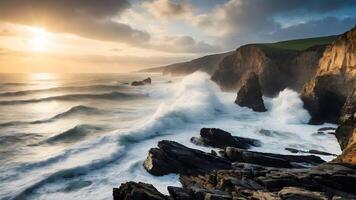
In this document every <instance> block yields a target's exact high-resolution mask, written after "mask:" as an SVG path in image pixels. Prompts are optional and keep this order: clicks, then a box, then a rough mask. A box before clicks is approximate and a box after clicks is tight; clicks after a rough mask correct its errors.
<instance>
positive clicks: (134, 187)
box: [113, 181, 168, 200]
mask: <svg viewBox="0 0 356 200" xmlns="http://www.w3.org/2000/svg"><path fill="white" fill-rule="evenodd" d="M113 197H114V200H168V197H166V196H165V195H163V194H161V193H160V192H158V190H157V189H156V188H155V187H153V185H151V184H147V183H141V182H139V183H136V182H132V181H130V182H127V183H124V184H121V186H120V187H119V188H114V189H113Z"/></svg>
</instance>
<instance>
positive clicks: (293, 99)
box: [271, 89, 310, 124]
mask: <svg viewBox="0 0 356 200" xmlns="http://www.w3.org/2000/svg"><path fill="white" fill-rule="evenodd" d="M271 115H272V116H271V117H272V119H275V120H276V121H279V122H282V123H284V124H300V123H308V122H309V120H310V114H309V113H308V111H307V110H305V109H304V107H303V101H302V100H301V99H300V97H299V95H298V93H297V92H295V91H293V90H290V89H285V90H283V91H281V92H280V93H279V95H278V96H277V97H276V98H273V99H272V105H271Z"/></svg>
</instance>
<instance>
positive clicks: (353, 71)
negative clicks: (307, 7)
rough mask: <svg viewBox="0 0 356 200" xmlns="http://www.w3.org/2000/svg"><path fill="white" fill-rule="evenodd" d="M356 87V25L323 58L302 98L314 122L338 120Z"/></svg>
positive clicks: (306, 85) (328, 48)
mask: <svg viewBox="0 0 356 200" xmlns="http://www.w3.org/2000/svg"><path fill="white" fill-rule="evenodd" d="M355 88H356V27H355V28H353V29H351V30H350V31H348V32H346V33H344V34H343V35H341V36H339V37H338V39H337V40H336V41H334V42H333V43H332V44H331V45H329V46H328V47H327V48H326V49H325V52H324V54H323V57H322V58H321V59H320V62H319V66H318V71H317V73H316V75H315V77H314V78H312V79H311V80H310V81H309V82H308V83H306V84H305V86H304V89H303V92H302V95H301V97H302V99H303V101H304V106H305V108H306V109H307V110H308V111H309V113H310V114H311V116H312V119H311V121H310V122H311V123H323V122H332V123H337V120H338V119H339V116H340V110H341V108H342V106H343V105H344V103H345V101H346V98H347V97H348V96H350V95H351V93H352V92H353V90H355Z"/></svg>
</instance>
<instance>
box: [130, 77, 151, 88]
mask: <svg viewBox="0 0 356 200" xmlns="http://www.w3.org/2000/svg"><path fill="white" fill-rule="evenodd" d="M151 82H152V80H151V78H150V77H148V78H146V79H144V80H142V81H134V82H132V83H131V85H132V86H139V85H150V84H151Z"/></svg>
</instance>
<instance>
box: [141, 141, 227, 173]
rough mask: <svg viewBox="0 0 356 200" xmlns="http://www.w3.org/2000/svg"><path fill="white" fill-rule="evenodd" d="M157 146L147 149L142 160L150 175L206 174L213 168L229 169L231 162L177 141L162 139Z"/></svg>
mask: <svg viewBox="0 0 356 200" xmlns="http://www.w3.org/2000/svg"><path fill="white" fill-rule="evenodd" d="M157 146H158V148H152V149H150V150H149V153H148V156H147V158H146V160H145V162H144V167H145V169H146V170H147V171H148V172H149V173H150V174H152V175H156V176H162V175H166V174H170V173H178V174H190V175H192V174H206V173H208V172H210V171H212V170H215V169H229V168H230V167H231V162H230V161H228V160H226V159H224V158H221V157H218V156H216V155H213V154H209V153H205V152H203V151H200V150H196V149H191V148H188V147H186V146H184V145H181V144H179V143H177V142H173V141H167V140H163V141H160V142H158V145H157Z"/></svg>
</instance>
